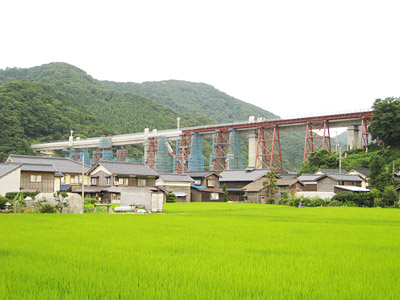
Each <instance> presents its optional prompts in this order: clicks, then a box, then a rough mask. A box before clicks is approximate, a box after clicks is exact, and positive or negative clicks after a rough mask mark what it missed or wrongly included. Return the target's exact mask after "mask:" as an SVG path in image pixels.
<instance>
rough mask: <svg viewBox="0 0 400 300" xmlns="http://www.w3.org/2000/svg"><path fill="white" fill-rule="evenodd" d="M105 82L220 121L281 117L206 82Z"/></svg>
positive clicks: (109, 85)
mask: <svg viewBox="0 0 400 300" xmlns="http://www.w3.org/2000/svg"><path fill="white" fill-rule="evenodd" d="M102 83H103V84H104V86H105V87H107V88H110V89H114V90H117V91H120V92H122V93H126V92H131V93H134V94H139V95H142V96H144V97H146V98H149V99H152V100H154V101H156V102H157V103H159V104H162V105H166V106H168V107H171V108H173V109H174V110H176V111H178V112H188V113H192V114H197V115H198V114H201V115H205V116H209V117H211V118H213V119H215V120H217V121H218V122H233V121H243V120H247V119H248V118H249V116H256V117H265V118H276V117H277V116H276V115H274V114H272V113H270V112H268V111H266V110H264V109H261V108H259V107H257V106H255V105H252V104H249V103H246V102H243V101H241V100H238V99H236V98H234V97H231V96H229V95H227V94H225V93H223V92H221V91H219V90H217V89H216V88H214V87H213V86H211V85H208V84H205V83H195V82H188V81H181V80H166V81H158V82H144V83H133V82H112V81H102Z"/></svg>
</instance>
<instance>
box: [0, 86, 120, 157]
mask: <svg viewBox="0 0 400 300" xmlns="http://www.w3.org/2000/svg"><path fill="white" fill-rule="evenodd" d="M62 101H63V95H61V94H59V93H57V92H56V91H55V90H54V89H53V88H52V87H50V86H47V85H43V84H39V83H34V82H29V81H14V82H10V83H6V84H4V85H2V86H0V115H1V118H0V128H1V135H0V160H4V159H5V158H6V157H7V156H8V155H9V154H10V153H14V154H33V151H32V150H31V148H30V142H31V141H51V140H59V139H65V138H67V137H68V135H69V132H70V130H71V129H72V130H74V131H76V132H79V133H80V135H81V136H83V137H90V136H99V135H100V136H101V135H105V134H106V135H108V134H112V133H113V131H112V130H109V129H108V128H107V126H105V125H104V124H103V123H102V122H100V121H99V120H98V119H97V118H96V117H94V116H93V115H90V114H86V113H83V112H81V111H79V110H78V109H75V108H73V107H68V106H64V105H63V104H62Z"/></svg>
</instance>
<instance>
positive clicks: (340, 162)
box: [339, 145, 342, 174]
mask: <svg viewBox="0 0 400 300" xmlns="http://www.w3.org/2000/svg"><path fill="white" fill-rule="evenodd" d="M339 174H342V145H339Z"/></svg>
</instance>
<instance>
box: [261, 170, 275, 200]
mask: <svg viewBox="0 0 400 300" xmlns="http://www.w3.org/2000/svg"><path fill="white" fill-rule="evenodd" d="M278 189H279V187H278V185H277V184H276V174H275V173H274V172H268V173H267V174H266V175H265V180H264V181H263V191H264V193H265V196H266V197H267V198H274V195H275V192H276V191H277V190H278Z"/></svg>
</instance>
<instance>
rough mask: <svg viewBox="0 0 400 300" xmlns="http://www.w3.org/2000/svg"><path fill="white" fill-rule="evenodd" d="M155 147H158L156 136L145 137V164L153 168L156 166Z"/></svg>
mask: <svg viewBox="0 0 400 300" xmlns="http://www.w3.org/2000/svg"><path fill="white" fill-rule="evenodd" d="M157 147H158V137H149V138H148V139H147V144H146V145H145V148H146V157H145V162H144V163H145V165H147V166H148V167H150V168H152V169H153V170H155V167H156V156H157Z"/></svg>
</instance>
